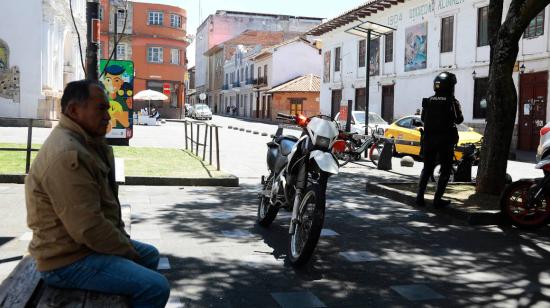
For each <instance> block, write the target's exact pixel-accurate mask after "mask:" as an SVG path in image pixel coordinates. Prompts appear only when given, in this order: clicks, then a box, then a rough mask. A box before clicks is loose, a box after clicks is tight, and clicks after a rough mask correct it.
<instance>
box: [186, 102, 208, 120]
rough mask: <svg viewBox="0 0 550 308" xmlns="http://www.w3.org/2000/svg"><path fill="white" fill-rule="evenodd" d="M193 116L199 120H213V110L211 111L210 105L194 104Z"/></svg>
mask: <svg viewBox="0 0 550 308" xmlns="http://www.w3.org/2000/svg"><path fill="white" fill-rule="evenodd" d="M191 118H193V119H197V120H212V111H210V107H208V105H205V104H196V105H195V106H193V109H192V112H191Z"/></svg>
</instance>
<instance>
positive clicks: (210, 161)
mask: <svg viewBox="0 0 550 308" xmlns="http://www.w3.org/2000/svg"><path fill="white" fill-rule="evenodd" d="M209 163H210V166H212V126H210V160H209Z"/></svg>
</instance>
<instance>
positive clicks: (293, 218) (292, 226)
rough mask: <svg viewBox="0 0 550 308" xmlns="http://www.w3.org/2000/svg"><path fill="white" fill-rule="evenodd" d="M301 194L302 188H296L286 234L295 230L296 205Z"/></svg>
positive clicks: (298, 204) (291, 233) (298, 203)
mask: <svg viewBox="0 0 550 308" xmlns="http://www.w3.org/2000/svg"><path fill="white" fill-rule="evenodd" d="M301 196H302V190H301V189H299V188H298V189H296V196H295V197H294V206H293V207H292V218H291V219H290V227H289V228H288V234H290V235H293V234H294V232H296V220H297V219H298V210H299V209H298V207H299V206H300V201H301V200H300V199H301Z"/></svg>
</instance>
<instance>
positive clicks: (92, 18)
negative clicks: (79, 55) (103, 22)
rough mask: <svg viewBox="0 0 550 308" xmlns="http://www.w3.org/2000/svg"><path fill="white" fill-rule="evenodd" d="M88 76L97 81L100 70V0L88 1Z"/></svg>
mask: <svg viewBox="0 0 550 308" xmlns="http://www.w3.org/2000/svg"><path fill="white" fill-rule="evenodd" d="M86 25H87V33H86V42H87V44H86V78H87V79H91V80H95V81H97V80H98V79H99V72H98V68H99V67H98V65H97V64H98V61H97V60H98V54H97V51H98V47H99V31H100V27H99V0H88V1H87V2H86Z"/></svg>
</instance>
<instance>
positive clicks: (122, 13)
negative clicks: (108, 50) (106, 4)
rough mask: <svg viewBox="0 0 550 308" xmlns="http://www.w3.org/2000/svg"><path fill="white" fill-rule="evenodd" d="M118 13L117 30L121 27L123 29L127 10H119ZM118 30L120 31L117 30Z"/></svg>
mask: <svg viewBox="0 0 550 308" xmlns="http://www.w3.org/2000/svg"><path fill="white" fill-rule="evenodd" d="M116 14H117V17H116V18H117V20H116V22H117V30H118V29H120V31H122V27H124V21H125V18H126V11H124V10H117V12H116ZM117 32H118V31H117Z"/></svg>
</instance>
